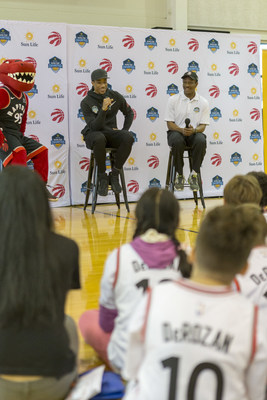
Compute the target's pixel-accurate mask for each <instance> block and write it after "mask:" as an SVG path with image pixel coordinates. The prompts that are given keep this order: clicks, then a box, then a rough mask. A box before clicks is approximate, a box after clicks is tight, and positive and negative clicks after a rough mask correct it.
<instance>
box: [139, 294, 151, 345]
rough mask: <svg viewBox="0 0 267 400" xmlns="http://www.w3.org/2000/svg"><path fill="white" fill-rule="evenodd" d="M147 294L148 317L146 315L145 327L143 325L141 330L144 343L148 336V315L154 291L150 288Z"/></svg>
mask: <svg viewBox="0 0 267 400" xmlns="http://www.w3.org/2000/svg"><path fill="white" fill-rule="evenodd" d="M146 293H147V295H148V299H147V305H146V315H145V321H144V325H143V327H142V330H141V338H142V341H143V342H144V340H145V336H146V327H147V320H148V313H149V310H150V304H151V296H152V290H151V288H150V287H148V288H147V290H146Z"/></svg>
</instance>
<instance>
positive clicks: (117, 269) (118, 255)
mask: <svg viewBox="0 0 267 400" xmlns="http://www.w3.org/2000/svg"><path fill="white" fill-rule="evenodd" d="M120 251H121V249H120V247H119V248H118V251H117V265H116V271H115V278H114V282H113V289H114V288H115V286H116V283H117V280H118V275H119V268H120Z"/></svg>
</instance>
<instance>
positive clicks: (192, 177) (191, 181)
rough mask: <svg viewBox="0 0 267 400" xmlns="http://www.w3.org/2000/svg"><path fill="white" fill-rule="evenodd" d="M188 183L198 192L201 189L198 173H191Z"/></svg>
mask: <svg viewBox="0 0 267 400" xmlns="http://www.w3.org/2000/svg"><path fill="white" fill-rule="evenodd" d="M188 183H189V185H190V189H191V190H193V192H197V191H198V190H199V186H198V181H197V175H189V177H188Z"/></svg>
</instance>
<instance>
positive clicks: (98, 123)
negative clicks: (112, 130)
mask: <svg viewBox="0 0 267 400" xmlns="http://www.w3.org/2000/svg"><path fill="white" fill-rule="evenodd" d="M86 100H87V99H86V98H85V99H83V101H82V102H81V109H82V113H83V116H84V119H85V122H86V124H87V126H86V128H87V129H88V130H89V131H101V130H103V129H104V126H105V122H106V114H107V112H106V111H104V110H103V109H102V107H101V108H100V109H99V111H98V113H97V114H95V113H94V112H93V111H92V107H91V105H90V103H89V102H87V101H86Z"/></svg>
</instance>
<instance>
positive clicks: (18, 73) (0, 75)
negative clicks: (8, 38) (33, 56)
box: [0, 59, 36, 92]
mask: <svg viewBox="0 0 267 400" xmlns="http://www.w3.org/2000/svg"><path fill="white" fill-rule="evenodd" d="M35 72H36V71H35V66H34V64H33V63H31V62H27V61H22V60H18V59H14V60H13V59H10V60H5V61H4V62H3V63H2V64H1V65H0V81H1V82H2V83H3V84H4V85H7V86H8V87H9V88H10V89H13V90H16V91H18V92H28V91H29V90H31V89H32V88H33V85H34V79H35Z"/></svg>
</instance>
